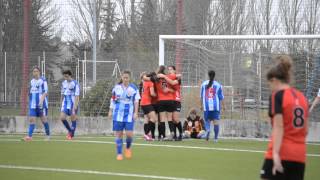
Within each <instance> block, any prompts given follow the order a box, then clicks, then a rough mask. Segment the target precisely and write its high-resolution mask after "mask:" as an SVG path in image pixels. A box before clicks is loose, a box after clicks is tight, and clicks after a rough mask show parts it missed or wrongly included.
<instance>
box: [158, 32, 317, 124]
mask: <svg viewBox="0 0 320 180" xmlns="http://www.w3.org/2000/svg"><path fill="white" fill-rule="evenodd" d="M177 44H180V45H177ZM179 48H181V49H179ZM177 52H179V53H181V62H180V64H176V63H177V62H178V63H179V61H177V60H176V56H175V55H176V53H177ZM279 54H288V55H290V56H291V57H292V58H293V61H294V62H293V63H294V66H295V69H294V76H295V79H294V81H293V83H294V86H296V87H297V88H298V89H299V90H301V91H303V92H311V93H308V94H310V97H308V98H309V99H310V98H311V97H313V96H314V95H315V93H316V90H317V89H318V88H319V87H320V80H318V79H320V73H317V72H318V71H315V70H314V68H316V67H318V66H317V63H316V61H317V59H319V58H320V34H314V35H159V65H176V66H180V67H181V72H179V73H181V74H182V98H191V97H194V98H198V94H196V93H198V92H196V90H195V89H196V87H199V86H200V84H201V82H202V81H203V80H206V79H207V71H208V70H209V69H213V70H215V71H216V79H217V80H218V81H219V82H221V83H222V85H223V86H224V90H225V91H226V92H225V93H227V94H228V95H227V96H228V98H229V99H228V101H229V102H230V103H228V106H229V107H228V115H226V117H225V118H226V119H246V120H262V119H265V118H266V117H264V114H266V113H265V112H266V109H267V106H268V98H269V97H268V96H269V94H270V92H269V88H268V84H267V82H266V80H265V78H264V77H265V73H266V71H267V69H268V68H269V67H270V66H271V65H272V61H271V60H272V57H273V56H275V55H279ZM315 77H318V78H315ZM311 81H312V82H311ZM190 93H192V94H190ZM182 101H183V102H182V106H185V107H187V108H188V107H189V106H190V105H189V104H187V103H193V104H194V106H198V104H199V102H198V101H199V100H197V99H193V100H188V99H183V100H182ZM184 101H185V102H184ZM186 102H187V103H186ZM183 108H184V107H182V113H184V115H185V114H186V112H188V109H183Z"/></svg>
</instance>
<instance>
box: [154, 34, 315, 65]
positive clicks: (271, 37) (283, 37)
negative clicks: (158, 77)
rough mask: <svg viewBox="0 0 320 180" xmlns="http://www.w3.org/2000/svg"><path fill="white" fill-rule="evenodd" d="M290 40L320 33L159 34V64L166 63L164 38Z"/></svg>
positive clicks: (308, 37)
mask: <svg viewBox="0 0 320 180" xmlns="http://www.w3.org/2000/svg"><path fill="white" fill-rule="evenodd" d="M182 39H183V40H206V39H211V40H213V39H214V40H289V39H320V34H310V35H298V34H296V35H159V65H164V40H182Z"/></svg>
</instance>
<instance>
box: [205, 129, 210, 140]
mask: <svg viewBox="0 0 320 180" xmlns="http://www.w3.org/2000/svg"><path fill="white" fill-rule="evenodd" d="M205 137H206V141H209V137H210V132H209V131H208V132H206V135H205Z"/></svg>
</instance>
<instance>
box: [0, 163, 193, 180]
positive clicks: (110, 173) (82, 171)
mask: <svg viewBox="0 0 320 180" xmlns="http://www.w3.org/2000/svg"><path fill="white" fill-rule="evenodd" d="M0 168H2V169H20V170H34V171H47V172H58V173H59V172H60V173H80V174H95V175H107V176H123V177H138V178H146V179H168V180H195V179H190V178H178V177H169V176H155V175H146V174H131V173H117V172H105V171H92V170H79V169H62V168H45V167H33V166H15V165H0Z"/></svg>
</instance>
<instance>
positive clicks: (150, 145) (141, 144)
mask: <svg viewBox="0 0 320 180" xmlns="http://www.w3.org/2000/svg"><path fill="white" fill-rule="evenodd" d="M2 140H4V141H11V140H12V141H15V142H16V141H18V140H16V139H1V138H0V141H2ZM32 141H40V142H41V141H44V140H32ZM50 141H52V142H70V143H93V144H114V142H113V141H85V140H71V141H70V140H57V139H52V140H50ZM124 144H125V143H124ZM133 144H134V145H135V146H147V147H165V148H181V149H200V150H215V151H231V152H250V153H265V151H260V150H249V149H235V148H215V147H201V146H182V145H166V144H144V143H133ZM307 156H309V157H320V154H307Z"/></svg>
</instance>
